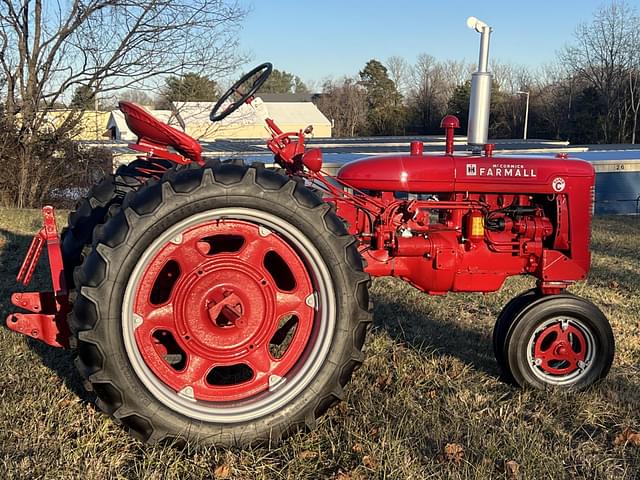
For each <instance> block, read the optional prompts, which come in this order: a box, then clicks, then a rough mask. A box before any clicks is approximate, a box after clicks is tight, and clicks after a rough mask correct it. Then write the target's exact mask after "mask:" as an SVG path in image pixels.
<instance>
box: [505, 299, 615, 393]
mask: <svg viewBox="0 0 640 480" xmlns="http://www.w3.org/2000/svg"><path fill="white" fill-rule="evenodd" d="M509 323H510V324H509V326H508V329H507V330H506V331H504V330H502V331H501V337H502V338H500V339H497V344H498V345H500V346H502V355H503V357H502V358H503V362H504V367H506V368H507V369H508V373H509V376H510V377H511V378H512V379H513V380H514V381H515V382H516V383H517V384H518V385H520V386H531V387H535V388H547V387H561V388H573V389H581V388H586V387H588V386H590V385H591V384H593V383H595V382H596V381H598V380H599V379H601V378H604V377H605V376H606V375H607V373H608V372H609V369H610V367H611V364H612V362H613V355H614V350H615V343H614V338H613V332H612V330H611V326H610V325H609V322H608V320H607V318H606V317H605V316H604V314H603V313H602V312H601V311H600V310H599V309H598V308H597V307H596V306H595V305H594V304H593V303H591V302H589V301H588V300H585V299H583V298H580V297H577V296H574V295H569V294H562V295H553V296H546V297H541V298H537V299H536V298H535V296H530V301H528V302H522V305H521V309H520V311H518V312H512V318H511V321H510V322H509Z"/></svg>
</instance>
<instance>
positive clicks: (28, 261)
mask: <svg viewBox="0 0 640 480" xmlns="http://www.w3.org/2000/svg"><path fill="white" fill-rule="evenodd" d="M42 218H43V223H44V226H43V227H42V229H41V230H40V231H39V232H38V233H37V234H36V235H35V237H34V238H33V240H32V242H31V246H30V247H29V250H28V251H27V255H26V256H25V259H24V261H23V262H22V266H21V267H20V271H19V272H18V276H17V281H18V283H21V284H22V285H23V286H25V287H26V286H28V285H29V283H30V282H31V279H32V277H33V272H34V271H35V268H36V266H37V264H38V260H39V259H40V255H41V254H42V250H43V247H44V245H46V246H47V253H48V257H49V268H50V271H51V281H52V284H53V292H19V293H14V294H13V295H12V296H11V303H13V304H14V305H15V306H16V307H19V308H23V309H25V310H27V311H29V312H31V313H12V314H10V315H9V316H8V317H7V326H8V327H9V329H11V330H13V331H15V332H18V333H22V334H24V335H27V336H29V337H32V338H35V339H37V340H41V341H43V342H44V343H47V344H49V345H51V346H54V347H64V348H68V347H69V327H68V325H67V314H68V313H69V311H70V310H71V308H70V305H69V300H68V293H67V286H66V282H65V276H64V265H63V262H62V252H61V250H60V236H59V235H58V228H57V226H56V218H55V211H54V208H53V207H50V206H46V207H43V208H42Z"/></svg>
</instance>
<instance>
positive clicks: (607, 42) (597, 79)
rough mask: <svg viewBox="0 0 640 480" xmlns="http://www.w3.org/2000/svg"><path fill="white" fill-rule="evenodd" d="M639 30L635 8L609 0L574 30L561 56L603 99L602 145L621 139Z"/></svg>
mask: <svg viewBox="0 0 640 480" xmlns="http://www.w3.org/2000/svg"><path fill="white" fill-rule="evenodd" d="M639 29H640V20H639V18H638V15H637V12H636V10H635V8H633V7H631V6H630V5H629V4H627V3H625V2H621V1H613V2H611V3H610V4H608V5H606V6H603V7H601V8H600V9H598V10H597V11H596V13H595V14H594V16H593V21H592V22H591V23H583V24H580V25H579V26H578V27H577V29H576V32H575V40H576V43H575V44H574V45H572V46H569V47H566V48H565V49H564V51H563V52H562V54H561V59H562V60H563V61H564V62H565V63H566V65H568V66H569V67H570V68H571V69H572V70H573V72H574V73H575V74H576V75H578V76H580V77H582V78H584V79H586V80H587V81H588V82H589V83H590V85H591V86H592V87H593V88H595V90H596V91H597V92H598V94H599V95H600V97H601V98H602V99H603V112H602V115H601V128H602V136H603V139H604V141H605V142H610V141H614V140H615V141H621V140H622V139H623V138H624V130H625V129H624V124H625V122H626V115H624V113H623V110H624V102H625V94H626V92H625V91H626V90H627V87H628V78H629V70H630V69H631V68H632V67H633V59H634V57H635V56H636V50H637V48H638V44H637V40H638V39H637V32H638V30H639Z"/></svg>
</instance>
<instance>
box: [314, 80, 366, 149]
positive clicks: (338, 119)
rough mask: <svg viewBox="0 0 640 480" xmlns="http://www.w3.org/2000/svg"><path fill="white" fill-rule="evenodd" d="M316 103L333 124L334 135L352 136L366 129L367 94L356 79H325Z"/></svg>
mask: <svg viewBox="0 0 640 480" xmlns="http://www.w3.org/2000/svg"><path fill="white" fill-rule="evenodd" d="M316 105H317V106H318V108H319V109H320V111H321V112H322V113H324V114H325V115H326V116H327V117H328V118H329V119H330V120H331V122H332V124H333V135H334V136H336V137H354V136H356V135H358V134H361V133H362V132H363V131H364V130H365V129H366V122H367V95H366V92H365V90H364V88H362V87H361V86H360V85H358V82H357V80H355V79H353V78H349V77H344V78H343V79H342V80H340V81H337V82H336V81H332V80H327V81H326V82H325V84H324V87H323V92H322V95H320V98H319V99H318V100H317V102H316Z"/></svg>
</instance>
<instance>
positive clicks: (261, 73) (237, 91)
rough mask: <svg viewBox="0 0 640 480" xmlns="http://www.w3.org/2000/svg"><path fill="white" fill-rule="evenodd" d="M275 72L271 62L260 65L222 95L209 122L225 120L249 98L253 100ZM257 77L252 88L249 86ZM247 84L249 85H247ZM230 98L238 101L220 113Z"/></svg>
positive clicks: (212, 111) (210, 115)
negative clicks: (250, 81)
mask: <svg viewBox="0 0 640 480" xmlns="http://www.w3.org/2000/svg"><path fill="white" fill-rule="evenodd" d="M272 70H273V65H271V64H270V63H269V62H266V63H263V64H262V65H258V66H257V67H256V68H254V69H253V70H251V71H250V72H249V73H247V74H245V75H243V76H242V78H240V80H238V81H237V82H236V83H234V84H233V85H232V86H231V88H229V90H227V91H226V92H225V93H224V95H222V96H221V97H220V98H219V99H218V101H217V102H216V104H215V105H214V107H213V109H212V110H211V113H210V114H209V120H211V121H212V122H218V121H220V120H222V119H223V118H226V117H227V116H229V115H230V114H231V113H233V112H235V111H236V110H237V109H239V108H240V107H241V106H242V104H243V103H245V102H246V101H247V100H248V99H249V98H251V97H252V96H253V95H254V94H255V93H256V91H257V90H258V89H259V88H260V87H261V86H262V85H263V84H264V82H266V81H267V78H269V75H271V71H272ZM255 75H258V76H257V78H255V80H253V83H251V86H249V83H248V82H249V80H251V79H252V78H253V77H254V76H255ZM245 83H246V84H247V85H245ZM247 86H249V88H248V90H246V91H245V90H244V89H245V88H246V87H247ZM240 87H242V89H241V88H240ZM230 97H234V98H236V97H237V99H236V100H235V101H233V102H232V103H231V104H229V105H228V106H227V107H226V108H225V109H224V110H222V111H221V112H220V111H219V110H220V108H221V107H222V104H223V103H225V102H226V101H227V100H228V99H229V98H230Z"/></svg>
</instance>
